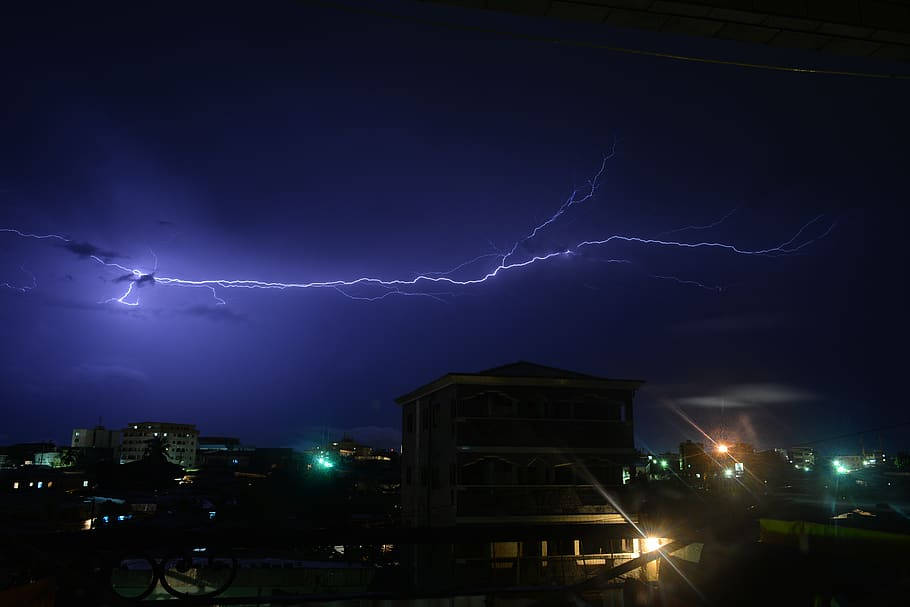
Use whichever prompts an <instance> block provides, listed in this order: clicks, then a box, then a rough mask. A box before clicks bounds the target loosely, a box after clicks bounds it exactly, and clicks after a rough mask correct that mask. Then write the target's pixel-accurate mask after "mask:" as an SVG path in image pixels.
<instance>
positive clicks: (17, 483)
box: [13, 481, 19, 489]
mask: <svg viewBox="0 0 910 607" xmlns="http://www.w3.org/2000/svg"><path fill="white" fill-rule="evenodd" d="M18 488H19V481H13V489H18Z"/></svg>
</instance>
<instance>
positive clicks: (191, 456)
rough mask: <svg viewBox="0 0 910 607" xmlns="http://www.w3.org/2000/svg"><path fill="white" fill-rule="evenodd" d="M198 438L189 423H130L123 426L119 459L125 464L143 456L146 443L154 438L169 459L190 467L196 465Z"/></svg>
mask: <svg viewBox="0 0 910 607" xmlns="http://www.w3.org/2000/svg"><path fill="white" fill-rule="evenodd" d="M198 438H199V430H197V429H196V426H195V425H193V424H172V423H168V422H131V423H129V424H127V426H126V428H124V429H123V444H122V449H121V453H120V462H121V463H124V464H125V463H128V462H134V461H137V460H140V459H143V458H144V457H145V456H146V452H147V449H148V446H149V443H150V442H152V441H153V439H158V440H160V441H161V446H162V448H163V449H164V452H165V454H166V455H167V459H168V461H169V462H171V463H172V464H177V465H179V466H184V467H193V466H195V465H196V445H197V441H198Z"/></svg>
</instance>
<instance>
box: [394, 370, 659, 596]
mask: <svg viewBox="0 0 910 607" xmlns="http://www.w3.org/2000/svg"><path fill="white" fill-rule="evenodd" d="M642 383H643V382H642V381H639V380H627V379H606V378H602V377H595V376H592V375H585V374H582V373H575V372H572V371H565V370H562V369H555V368H552V367H545V366H541V365H537V364H533V363H528V362H517V363H513V364H509V365H505V366H502V367H496V368H493V369H489V370H486V371H482V372H480V373H448V374H446V375H443V376H442V377H440V378H439V379H437V380H435V381H433V382H430V383H429V384H426V385H424V386H421V387H419V388H417V389H416V390H414V391H412V392H410V393H408V394H406V395H404V396H402V397H400V398H398V399H397V402H398V403H399V404H400V405H401V411H402V454H401V458H402V467H401V468H402V477H401V478H402V480H401V499H402V522H403V524H404V525H406V526H410V527H453V526H454V527H458V528H461V529H463V532H462V533H463V534H464V535H465V537H467V536H470V538H471V539H470V540H464V541H463V542H462V543H460V544H455V545H440V544H434V545H433V546H423V547H417V548H415V549H414V552H413V554H412V555H411V558H412V559H413V562H414V565H415V567H416V569H415V571H416V573H415V578H414V580H413V581H414V583H415V584H416V585H417V586H420V585H428V586H430V587H437V588H438V587H457V586H459V585H468V586H470V585H472V584H474V585H484V584H494V585H495V584H500V583H506V584H507V585H516V584H518V585H521V584H538V583H555V582H560V583H561V582H565V581H567V580H569V579H575V576H578V579H581V578H583V577H584V576H585V575H586V573H585V571H584V569H585V567H586V566H588V565H592V566H593V564H594V563H597V564H598V565H603V564H606V563H607V562H620V561H619V560H618V559H628V558H631V557H632V555H633V554H636V555H637V553H638V551H639V550H640V549H641V548H640V544H639V540H638V539H636V538H635V537H634V534H629V535H628V536H626V535H622V534H623V533H625V531H624V530H623V529H624V528H625V523H626V519H625V518H624V516H623V515H622V514H621V513H620V510H619V509H618V508H617V507H616V506H615V505H614V504H615V503H617V502H615V500H614V498H613V497H612V495H614V494H615V493H616V490H618V489H620V488H621V487H622V485H623V484H624V482H626V481H627V480H628V479H629V477H630V475H631V473H632V472H634V465H635V460H636V452H635V448H634V440H633V427H632V413H633V399H634V397H635V392H636V390H637V389H638V388H639V386H641V384H642ZM626 514H627V515H629V516H631V517H632V518H633V520H634V518H635V515H634V513H633V514H629V513H626ZM592 524H593V525H595V526H597V527H598V528H599V529H606V528H609V527H613V526H614V524H615V525H617V526H616V527H615V528H616V529H617V533H616V534H614V537H615V538H616V539H615V541H613V542H612V543H611V542H609V541H603V542H601V543H599V544H596V545H595V544H594V543H591V542H585V541H583V540H580V539H579V537H581V536H580V535H578V534H577V531H576V530H578V529H581V527H582V526H585V525H587V526H591V525H592ZM619 525H622V527H620V526H619ZM519 526H521V527H523V528H525V529H530V531H528V532H526V533H525V534H524V536H523V537H524V538H525V539H524V540H522V541H485V539H484V537H485V536H484V532H483V530H482V529H503V528H515V527H519ZM554 528H558V529H559V530H560V531H558V532H555V533H554V531H553V529H554ZM535 530H537V531H535ZM621 530H622V531H621ZM573 538H574V539H573ZM586 555H593V556H592V557H591V558H587V556H586ZM579 557H584V558H579ZM453 563H454V564H453ZM548 564H552V566H548ZM485 572H486V573H485ZM554 576H555V577H554ZM557 578H558V579H557Z"/></svg>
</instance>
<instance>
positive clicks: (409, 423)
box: [406, 411, 414, 434]
mask: <svg viewBox="0 0 910 607" xmlns="http://www.w3.org/2000/svg"><path fill="white" fill-rule="evenodd" d="M406 426H407V431H408V433H409V434H410V433H413V432H414V412H413V411H410V412H408V421H407V424H406Z"/></svg>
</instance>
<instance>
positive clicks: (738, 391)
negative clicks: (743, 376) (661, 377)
mask: <svg viewBox="0 0 910 607" xmlns="http://www.w3.org/2000/svg"><path fill="white" fill-rule="evenodd" d="M817 398H818V395H817V394H815V393H813V392H809V391H807V390H803V389H801V388H797V387H794V386H788V385H785V384H774V383H766V384H737V385H733V386H728V387H726V388H723V389H721V390H719V391H718V392H716V393H713V394H701V395H696V396H685V397H683V398H678V399H676V401H675V402H676V404H678V405H684V406H691V407H714V408H718V409H720V408H728V409H731V408H742V407H757V406H768V405H771V406H774V405H796V404H799V403H803V402H807V401H812V400H816V399H817Z"/></svg>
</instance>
